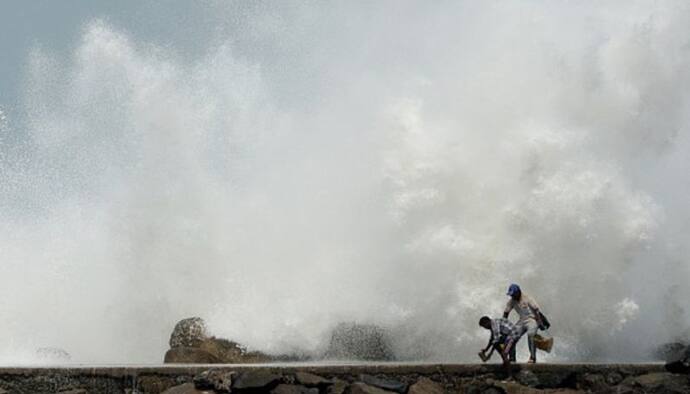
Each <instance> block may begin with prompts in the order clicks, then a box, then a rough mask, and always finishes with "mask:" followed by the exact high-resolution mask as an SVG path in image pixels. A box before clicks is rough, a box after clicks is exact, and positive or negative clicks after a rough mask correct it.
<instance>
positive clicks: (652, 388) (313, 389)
mask: <svg viewBox="0 0 690 394" xmlns="http://www.w3.org/2000/svg"><path fill="white" fill-rule="evenodd" d="M689 392H690V375H688V374H687V373H672V372H669V371H667V370H666V369H665V366H664V365H663V364H630V365H586V364H558V365H553V364H552V365H548V364H537V365H529V366H528V365H516V366H515V367H514V370H513V374H512V376H509V375H508V374H506V371H505V370H503V368H502V367H501V366H500V365H496V364H491V365H450V364H439V365H431V364H394V363H385V364H362V365H296V364H257V365H222V366H221V365H216V366H212V365H185V366H181V365H178V366H173V365H167V366H159V367H125V368H5V369H0V393H17V394H24V393H32V394H41V393H62V394H87V393H127V394H135V393H136V394H149V393H151V394H153V393H156V394H157V393H165V394H202V393H204V394H215V393H238V394H242V393H276V394H299V393H305V394H326V393H333V394H338V393H340V394H363V393H369V394H394V393H400V394H419V393H428V394H436V393H439V394H440V393H468V394H470V393H472V394H474V393H476V394H501V393H518V394H533V393H535V394H536V393H561V394H564V393H629V394H635V393H689Z"/></svg>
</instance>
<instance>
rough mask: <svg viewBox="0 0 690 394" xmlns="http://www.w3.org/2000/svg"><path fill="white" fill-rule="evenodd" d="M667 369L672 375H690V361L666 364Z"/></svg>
mask: <svg viewBox="0 0 690 394" xmlns="http://www.w3.org/2000/svg"><path fill="white" fill-rule="evenodd" d="M665 368H666V370H667V371H668V372H671V373H678V374H690V360H679V361H673V362H670V363H666V365H665Z"/></svg>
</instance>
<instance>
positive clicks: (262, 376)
mask: <svg viewBox="0 0 690 394" xmlns="http://www.w3.org/2000/svg"><path fill="white" fill-rule="evenodd" d="M281 380H282V376H280V375H277V374H274V373H273V372H271V371H268V370H263V369H257V370H252V371H247V372H242V373H240V374H239V375H238V376H237V378H235V382H234V383H233V385H232V388H233V389H238V390H245V389H267V388H271V387H273V386H275V385H277V384H278V383H279V382H280V381H281Z"/></svg>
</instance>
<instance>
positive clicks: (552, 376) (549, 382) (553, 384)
mask: <svg viewBox="0 0 690 394" xmlns="http://www.w3.org/2000/svg"><path fill="white" fill-rule="evenodd" d="M536 375H537V379H539V383H538V384H537V386H536V387H538V388H541V389H550V388H551V389H552V388H575V387H576V377H577V376H576V374H574V373H573V372H568V371H563V370H560V371H540V372H539V373H538V374H536Z"/></svg>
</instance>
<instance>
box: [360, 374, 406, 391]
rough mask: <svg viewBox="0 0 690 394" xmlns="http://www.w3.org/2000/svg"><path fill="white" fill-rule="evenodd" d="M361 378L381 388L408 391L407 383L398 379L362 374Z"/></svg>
mask: <svg viewBox="0 0 690 394" xmlns="http://www.w3.org/2000/svg"><path fill="white" fill-rule="evenodd" d="M359 380H360V381H362V382H364V383H366V384H368V385H370V386H374V387H378V388H380V389H384V390H389V391H395V392H398V393H404V392H406V391H407V384H405V383H402V382H399V381H397V380H392V379H385V378H379V377H376V376H372V375H360V376H359Z"/></svg>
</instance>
